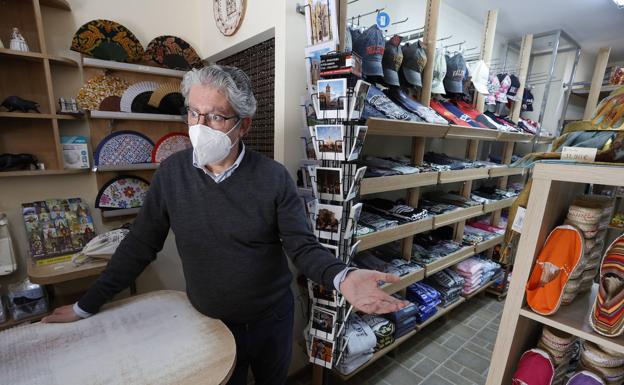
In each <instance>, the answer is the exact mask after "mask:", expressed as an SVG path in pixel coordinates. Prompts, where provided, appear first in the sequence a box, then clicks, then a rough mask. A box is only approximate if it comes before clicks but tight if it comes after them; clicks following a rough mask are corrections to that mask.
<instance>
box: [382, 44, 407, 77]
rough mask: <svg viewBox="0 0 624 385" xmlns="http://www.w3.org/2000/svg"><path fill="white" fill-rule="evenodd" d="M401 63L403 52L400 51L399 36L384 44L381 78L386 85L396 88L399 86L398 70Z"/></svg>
mask: <svg viewBox="0 0 624 385" xmlns="http://www.w3.org/2000/svg"><path fill="white" fill-rule="evenodd" d="M401 63H403V51H401V36H399V35H394V36H392V38H391V39H390V40H388V41H387V42H386V48H385V50H384V54H383V59H382V60H381V64H383V77H384V81H385V82H386V84H388V85H391V86H398V85H400V84H399V73H398V71H399V68H400V67H401Z"/></svg>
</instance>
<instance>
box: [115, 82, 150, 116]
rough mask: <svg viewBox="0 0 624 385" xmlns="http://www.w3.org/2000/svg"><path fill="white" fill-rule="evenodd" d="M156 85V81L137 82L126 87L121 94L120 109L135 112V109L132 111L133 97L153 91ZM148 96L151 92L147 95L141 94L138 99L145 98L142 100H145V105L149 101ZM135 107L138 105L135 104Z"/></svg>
mask: <svg viewBox="0 0 624 385" xmlns="http://www.w3.org/2000/svg"><path fill="white" fill-rule="evenodd" d="M158 86H159V84H158V83H156V82H138V83H134V84H133V85H131V86H130V87H128V88H127V89H126V90H125V91H124V93H123V95H122V96H121V103H120V109H121V111H123V112H136V111H132V107H133V102H134V99H135V98H136V97H138V96H139V95H141V94H143V93H146V92H154V90H155V89H157V88H158ZM146 96H147V97H146ZM150 96H151V93H150V94H149V95H143V96H141V98H140V99H139V100H140V101H143V99H145V100H144V102H145V105H147V102H148V101H149V98H150ZM136 108H138V105H135V109H136Z"/></svg>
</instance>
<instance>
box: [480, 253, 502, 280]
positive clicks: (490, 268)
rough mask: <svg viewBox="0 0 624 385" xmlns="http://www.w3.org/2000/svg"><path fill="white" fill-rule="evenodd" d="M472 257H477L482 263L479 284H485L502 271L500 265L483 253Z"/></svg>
mask: <svg viewBox="0 0 624 385" xmlns="http://www.w3.org/2000/svg"><path fill="white" fill-rule="evenodd" d="M473 258H476V259H479V260H480V261H481V263H482V264H483V274H482V276H481V285H485V284H486V283H488V282H490V281H491V280H493V279H494V277H495V276H496V275H497V274H498V273H500V272H502V269H501V266H500V265H499V264H498V263H496V262H494V261H492V260H491V259H489V258H487V257H485V256H483V255H475V256H474V257H473Z"/></svg>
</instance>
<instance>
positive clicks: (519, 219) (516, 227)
mask: <svg viewBox="0 0 624 385" xmlns="http://www.w3.org/2000/svg"><path fill="white" fill-rule="evenodd" d="M524 214H526V209H525V208H524V207H518V211H516V217H515V218H514V221H513V224H512V225H511V229H512V230H513V231H515V232H517V233H522V225H523V224H524Z"/></svg>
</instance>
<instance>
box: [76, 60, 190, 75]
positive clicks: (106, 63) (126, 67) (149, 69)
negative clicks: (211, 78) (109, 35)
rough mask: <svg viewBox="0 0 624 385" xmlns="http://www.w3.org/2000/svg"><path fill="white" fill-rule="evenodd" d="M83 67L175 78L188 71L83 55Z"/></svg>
mask: <svg viewBox="0 0 624 385" xmlns="http://www.w3.org/2000/svg"><path fill="white" fill-rule="evenodd" d="M82 66H83V67H90V68H102V69H107V70H112V71H125V72H135V73H144V74H151V75H160V76H169V77H175V78H182V77H184V74H185V73H186V71H178V70H171V69H168V68H161V67H154V66H147V65H142V64H133V63H121V62H116V61H111V60H101V59H94V58H90V57H83V59H82Z"/></svg>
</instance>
